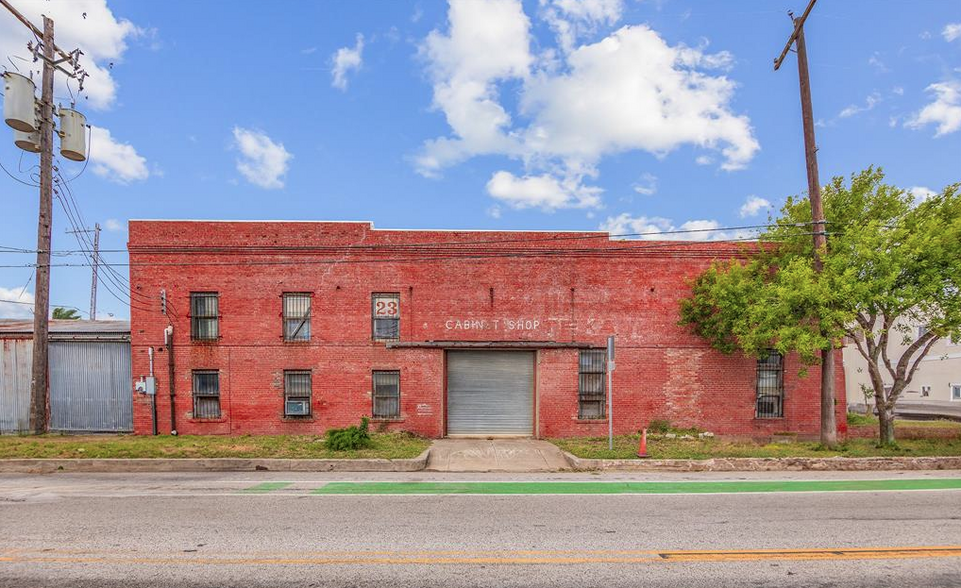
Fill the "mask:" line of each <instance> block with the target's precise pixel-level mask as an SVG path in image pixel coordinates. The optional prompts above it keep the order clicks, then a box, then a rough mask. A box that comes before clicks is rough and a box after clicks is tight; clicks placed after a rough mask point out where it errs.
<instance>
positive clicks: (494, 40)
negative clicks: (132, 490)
mask: <svg viewBox="0 0 961 588" xmlns="http://www.w3.org/2000/svg"><path fill="white" fill-rule="evenodd" d="M618 5H619V4H618ZM564 6H566V4H565V5H564ZM571 6H573V4H571ZM599 6H600V5H599ZM605 6H607V5H606V4H605ZM547 8H549V9H552V10H555V11H556V12H557V13H558V14H560V13H562V12H563V8H562V5H561V4H553V3H552V4H549V5H547ZM570 10H577V9H570ZM584 10H587V12H585V13H584V14H590V15H593V16H592V17H590V18H594V19H595V20H600V21H601V22H605V23H609V22H611V19H613V18H614V16H615V14H614V13H613V12H611V11H610V10H608V11H607V12H605V11H604V10H601V9H597V11H593V12H591V11H590V10H588V9H587V8H584ZM563 14H568V13H567V12H563ZM570 14H572V15H579V14H581V13H578V12H570ZM584 18H587V17H584ZM448 19H449V30H448V32H447V33H442V32H440V31H436V30H435V31H433V32H431V33H430V34H429V35H428V36H427V38H426V40H425V41H424V43H423V44H422V45H421V48H420V54H421V56H422V58H423V59H424V60H425V62H426V64H427V69H428V72H429V74H430V76H431V79H432V81H433V89H434V99H433V106H434V108H436V109H438V110H440V111H442V112H443V113H444V115H445V116H446V119H447V123H448V125H449V126H450V129H451V134H450V135H449V136H446V137H438V138H435V139H430V140H428V141H426V142H425V143H424V146H423V148H422V150H421V151H420V153H418V154H417V156H416V157H415V158H414V163H415V166H416V168H417V171H418V172H419V173H421V174H422V175H424V176H428V177H434V176H437V175H439V174H440V172H441V171H442V170H443V169H444V168H445V167H448V166H451V165H454V164H456V163H459V162H461V161H464V160H465V159H469V158H471V157H474V156H477V155H502V156H507V157H510V158H513V159H516V160H518V161H520V162H521V163H523V165H524V168H525V169H524V172H525V177H541V178H543V177H544V176H545V175H546V174H549V175H550V176H552V177H553V182H554V183H555V184H557V185H560V184H563V183H570V182H572V181H573V182H574V183H578V184H579V183H580V179H581V178H583V177H596V176H597V173H598V172H597V165H598V163H599V162H600V160H601V159H603V158H604V157H606V156H608V155H612V154H616V153H621V152H625V151H633V150H641V151H647V152H649V153H652V154H655V155H656V156H659V157H662V156H665V155H666V154H667V153H669V152H670V151H672V150H674V149H677V148H678V147H681V146H683V145H694V146H697V147H700V148H702V149H711V150H716V151H719V152H720V153H721V155H722V156H723V158H724V160H723V162H722V163H721V167H722V168H723V169H726V170H734V169H740V168H742V167H744V166H746V165H747V163H748V162H749V161H750V160H751V159H752V158H753V156H754V154H755V153H756V152H757V150H758V149H759V146H758V143H757V140H756V139H755V137H754V133H753V130H752V129H751V126H750V121H749V120H748V118H747V117H746V116H743V115H737V114H735V113H733V112H732V111H731V108H730V102H731V100H732V98H733V94H734V89H735V87H736V84H735V83H734V82H733V81H731V80H730V79H728V78H727V77H725V76H724V75H712V74H709V73H706V70H711V69H719V68H721V69H723V68H727V67H730V66H731V64H732V63H733V57H732V56H731V55H730V54H729V53H726V52H720V53H715V54H708V53H706V52H705V51H704V47H705V45H706V43H705V42H702V43H701V45H700V47H699V48H692V47H688V46H686V45H683V44H678V45H675V46H671V45H668V44H667V43H666V42H665V41H664V39H662V38H661V37H660V36H659V35H658V34H657V33H656V32H655V31H653V30H651V29H650V28H648V27H647V26H643V25H641V26H626V27H623V28H621V29H619V30H618V31H616V32H614V33H612V34H610V35H609V36H607V37H606V38H604V39H603V40H601V41H599V42H597V43H593V44H585V45H581V46H578V47H576V48H572V49H571V50H570V52H565V53H563V54H562V55H557V54H556V53H554V52H553V50H551V49H549V48H548V49H544V51H542V53H541V54H540V56H539V57H535V56H534V55H532V53H531V50H530V46H531V35H530V20H529V19H528V17H527V15H526V14H525V13H524V11H523V7H522V5H521V4H520V2H518V1H517V0H494V1H489V2H473V1H471V0H451V3H450V10H449V12H448ZM508 83H510V84H512V85H511V91H512V92H516V93H517V96H518V100H517V101H516V102H517V104H518V106H517V111H516V113H512V112H509V111H508V109H507V108H505V107H504V105H503V104H502V103H501V101H500V99H499V98H500V92H501V90H502V88H503V87H504V86H505V85H506V84H508ZM515 119H518V120H523V121H524V124H523V125H515V124H514V120H515ZM700 161H701V162H702V163H703V162H704V161H705V160H704V159H703V156H702V158H701V160H700ZM572 178H573V180H572ZM555 201H557V200H555ZM579 202H583V200H579ZM597 202H598V204H599V203H600V202H599V200H598V201H597Z"/></svg>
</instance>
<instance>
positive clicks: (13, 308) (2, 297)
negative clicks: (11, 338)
mask: <svg viewBox="0 0 961 588" xmlns="http://www.w3.org/2000/svg"><path fill="white" fill-rule="evenodd" d="M21 292H23V295H21V294H20V293H21ZM6 300H10V301H12V302H4V301H6ZM0 318H33V294H31V293H30V292H24V291H23V288H22V287H21V288H4V287H2V286H0Z"/></svg>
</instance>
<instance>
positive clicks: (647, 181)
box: [632, 173, 657, 196]
mask: <svg viewBox="0 0 961 588" xmlns="http://www.w3.org/2000/svg"><path fill="white" fill-rule="evenodd" d="M641 180H643V181H644V182H643V183H641V182H638V183H636V184H634V185H633V186H632V187H633V188H634V191H635V192H637V193H638V194H643V195H644V196H651V195H653V194H654V193H656V192H657V176H655V175H654V174H650V173H645V174H644V175H642V176H641Z"/></svg>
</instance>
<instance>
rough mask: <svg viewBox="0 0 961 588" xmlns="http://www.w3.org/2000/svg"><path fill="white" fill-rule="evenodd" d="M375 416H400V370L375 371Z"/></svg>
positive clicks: (386, 417)
mask: <svg viewBox="0 0 961 588" xmlns="http://www.w3.org/2000/svg"><path fill="white" fill-rule="evenodd" d="M373 414H374V418H378V419H390V418H398V417H400V372H374V412H373Z"/></svg>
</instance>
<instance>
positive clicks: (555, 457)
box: [427, 439, 570, 472]
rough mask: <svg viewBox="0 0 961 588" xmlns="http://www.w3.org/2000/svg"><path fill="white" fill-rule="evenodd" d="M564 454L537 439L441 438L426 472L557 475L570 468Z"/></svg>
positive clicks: (436, 444)
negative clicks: (560, 471) (545, 473)
mask: <svg viewBox="0 0 961 588" xmlns="http://www.w3.org/2000/svg"><path fill="white" fill-rule="evenodd" d="M569 467H570V466H568V464H567V460H566V459H565V458H564V454H563V452H562V451H561V450H560V449H558V448H557V446H556V445H554V444H553V443H548V442H547V441H539V440H536V439H438V440H437V441H434V443H433V444H432V445H431V447H430V457H429V458H428V460H427V469H428V470H430V471H435V472H554V471H558V470H566V469H569Z"/></svg>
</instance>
